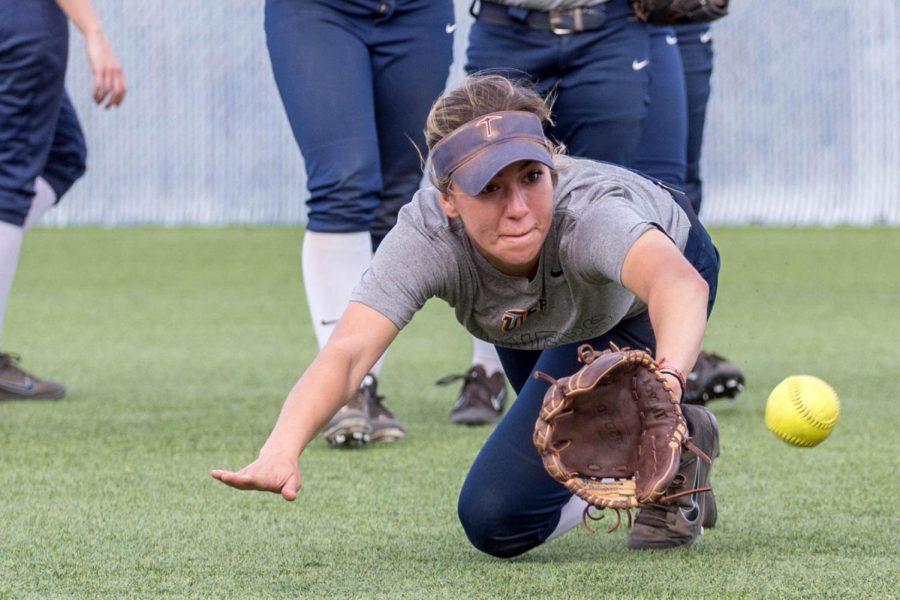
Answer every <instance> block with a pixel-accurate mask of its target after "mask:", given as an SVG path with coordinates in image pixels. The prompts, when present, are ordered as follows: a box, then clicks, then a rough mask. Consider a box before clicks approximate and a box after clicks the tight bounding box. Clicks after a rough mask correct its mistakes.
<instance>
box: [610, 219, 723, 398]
mask: <svg viewBox="0 0 900 600" xmlns="http://www.w3.org/2000/svg"><path fill="white" fill-rule="evenodd" d="M622 283H623V284H624V285H625V287H626V288H628V289H629V290H630V291H631V292H632V293H633V294H634V295H635V296H637V297H638V298H640V299H641V300H642V301H643V302H644V303H645V304H646V305H647V310H648V311H649V313H650V323H651V324H652V326H653V333H654V334H655V335H656V358H657V359H658V360H661V359H663V358H665V364H666V365H668V366H672V367H676V368H677V369H679V370H680V371H681V372H682V373H688V372H690V370H691V369H693V368H694V363H695V362H697V355H698V354H699V353H700V344H701V343H702V341H703V334H704V333H705V332H706V303H707V300H708V299H709V286H708V285H707V283H706V280H705V279H703V277H701V276H700V273H698V272H697V270H696V269H695V268H694V267H693V265H691V263H689V262H688V261H687V259H685V257H684V255H683V254H682V253H681V252H680V251H679V250H678V247H677V246H675V244H674V243H672V240H670V239H669V238H668V237H667V236H666V235H665V234H664V233H662V232H661V231H659V230H656V229H652V230H650V231H647V232H646V233H644V234H643V235H642V236H641V237H639V238H638V240H637V241H636V242H635V243H634V245H633V246H632V247H631V250H630V251H629V252H628V254H627V255H626V256H625V262H624V264H623V265H622ZM671 379H672V383H675V378H674V377H673V378H671ZM680 387H681V385H680V383H679V385H678V386H676V388H680ZM676 388H673V389H676ZM683 391H684V390H682V392H683Z"/></svg>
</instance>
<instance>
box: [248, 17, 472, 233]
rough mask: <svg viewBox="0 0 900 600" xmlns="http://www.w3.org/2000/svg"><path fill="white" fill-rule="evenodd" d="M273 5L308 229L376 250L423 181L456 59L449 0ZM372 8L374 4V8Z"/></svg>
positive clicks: (272, 24) (275, 50) (271, 33)
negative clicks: (361, 241) (353, 236)
mask: <svg viewBox="0 0 900 600" xmlns="http://www.w3.org/2000/svg"><path fill="white" fill-rule="evenodd" d="M381 4H382V3H380V2H365V1H358V2H336V1H329V0H267V1H266V13H265V27H266V37H267V43H268V48H269V55H270V57H271V60H272V70H273V72H274V74H275V81H276V83H277V85H278V90H279V92H280V94H281V99H282V101H283V103H284V107H285V110H286V112H287V116H288V120H289V121H290V124H291V128H292V129H293V133H294V137H295V139H296V140H297V144H298V145H299V147H300V152H301V153H302V155H303V159H304V162H305V165H306V174H307V178H308V184H307V186H308V188H309V194H310V198H309V200H308V208H309V223H308V228H309V230H310V231H318V232H325V233H352V232H360V231H370V232H371V233H372V238H373V245H374V246H376V247H377V244H378V243H379V242H380V240H381V239H383V237H384V236H385V235H386V234H387V232H388V231H389V230H390V228H391V227H392V226H393V225H394V224H395V223H396V219H397V212H398V211H399V210H400V208H401V207H402V206H403V205H404V204H406V203H407V202H409V201H410V200H411V199H412V196H413V194H414V193H415V192H416V190H417V189H418V187H419V183H420V182H421V178H422V169H421V162H420V156H425V155H427V149H426V147H425V140H424V133H423V130H424V128H425V121H426V118H427V116H428V111H429V109H430V108H431V104H432V102H433V101H434V100H435V99H436V98H437V96H438V95H440V93H441V92H442V91H443V89H444V85H445V83H446V79H447V75H448V73H449V69H450V63H451V60H452V45H453V35H452V34H453V30H454V28H455V27H454V25H453V23H454V15H453V3H452V2H451V1H450V0H396V1H386V2H384V3H383V4H384V6H385V11H384V12H380V11H379V10H378V8H379V6H380V5H381ZM369 5H371V6H369Z"/></svg>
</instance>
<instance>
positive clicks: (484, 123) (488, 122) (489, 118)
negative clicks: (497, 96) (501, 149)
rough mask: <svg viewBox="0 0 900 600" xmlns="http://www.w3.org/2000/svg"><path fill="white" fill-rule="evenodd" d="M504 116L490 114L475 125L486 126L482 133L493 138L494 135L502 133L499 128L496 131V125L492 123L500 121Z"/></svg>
mask: <svg viewBox="0 0 900 600" xmlns="http://www.w3.org/2000/svg"><path fill="white" fill-rule="evenodd" d="M502 118H503V117H501V116H500V115H488V116H486V117H485V118H483V119H482V120H480V121H478V123H476V124H475V126H476V127H484V130H483V133H482V135H483V136H484V137H485V138H486V139H491V138H492V137H494V136H495V135H497V134H498V133H500V131H499V130H497V131H494V127H493V126H492V125H491V123H493V122H494V121H499V120H500V119H502Z"/></svg>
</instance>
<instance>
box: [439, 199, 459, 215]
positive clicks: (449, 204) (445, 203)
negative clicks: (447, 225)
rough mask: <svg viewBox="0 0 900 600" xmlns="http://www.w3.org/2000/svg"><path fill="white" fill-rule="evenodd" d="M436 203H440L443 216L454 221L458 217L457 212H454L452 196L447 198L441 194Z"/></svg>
mask: <svg viewBox="0 0 900 600" xmlns="http://www.w3.org/2000/svg"><path fill="white" fill-rule="evenodd" d="M438 202H439V203H440V205H441V208H442V209H443V210H444V214H445V215H447V216H448V217H450V218H451V219H455V218H456V217H458V216H459V211H458V210H456V206H455V205H454V204H453V196H452V195H450V196H449V197H448V196H447V195H446V194H444V193H441V195H440V196H438Z"/></svg>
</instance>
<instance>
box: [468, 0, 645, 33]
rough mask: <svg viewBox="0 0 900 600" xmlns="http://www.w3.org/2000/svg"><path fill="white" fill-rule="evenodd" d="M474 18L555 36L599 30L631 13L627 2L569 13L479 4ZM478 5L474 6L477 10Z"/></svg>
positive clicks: (617, 1) (614, 0) (569, 10)
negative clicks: (615, 19)
mask: <svg viewBox="0 0 900 600" xmlns="http://www.w3.org/2000/svg"><path fill="white" fill-rule="evenodd" d="M479 4H480V6H479V9H478V13H477V14H475V13H473V14H475V16H476V17H477V18H478V19H479V20H481V21H485V22H486V23H491V24H493V25H504V26H512V25H524V26H525V27H528V28H529V29H533V30H534V31H549V32H551V33H555V34H556V35H568V34H570V33H578V32H581V31H593V30H595V29H600V28H601V27H603V24H604V23H606V21H607V20H608V19H613V18H617V17H624V16H627V15H630V14H631V13H632V10H631V5H630V3H629V2H626V1H624V0H611V1H610V2H609V3H608V4H610V5H611V6H609V7H607V3H602V4H597V5H594V6H587V7H583V8H570V9H567V10H550V11H542V10H528V9H526V8H521V7H517V6H506V5H504V4H497V3H496V2H487V1H482V2H480V3H479ZM474 6H475V3H474V2H473V3H472V7H473V8H474Z"/></svg>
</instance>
